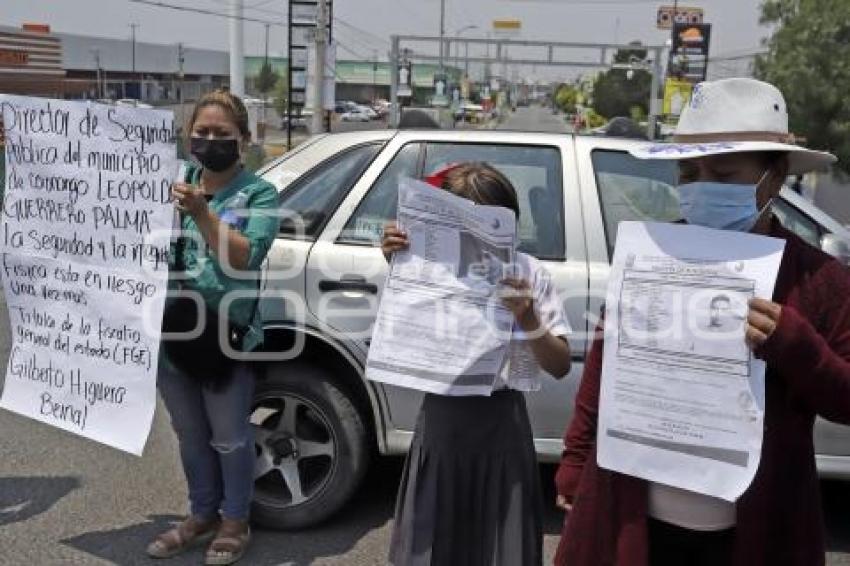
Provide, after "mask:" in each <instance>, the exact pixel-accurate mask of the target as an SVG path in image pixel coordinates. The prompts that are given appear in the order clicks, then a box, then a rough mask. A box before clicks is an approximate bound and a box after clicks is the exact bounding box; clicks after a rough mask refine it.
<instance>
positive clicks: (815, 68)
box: [755, 0, 850, 172]
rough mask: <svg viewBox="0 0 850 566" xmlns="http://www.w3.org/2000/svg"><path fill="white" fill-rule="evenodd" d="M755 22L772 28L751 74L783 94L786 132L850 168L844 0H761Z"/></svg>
mask: <svg viewBox="0 0 850 566" xmlns="http://www.w3.org/2000/svg"><path fill="white" fill-rule="evenodd" d="M761 23H762V24H769V25H772V26H774V32H773V35H772V36H771V37H770V38H769V39H768V40H767V43H766V44H767V47H768V52H767V54H766V55H764V56H762V57H759V58H757V60H756V66H755V72H756V76H757V77H758V78H760V79H762V80H765V81H767V82H770V83H772V84H774V85H776V86H777V87H778V88H779V90H781V91H782V93H783V94H784V95H785V100H786V102H787V104H788V114H789V118H790V127H791V131H792V132H794V133H795V134H796V135H798V136H801V137H803V138H805V139H806V145H807V146H809V147H812V148H816V149H823V150H826V151H830V152H832V153H834V154H836V155H837V156H838V158H839V167H840V168H841V169H843V170H844V171H845V172H850V103H848V94H847V93H848V92H850V2H848V1H847V0H765V1H764V2H763V3H762V6H761Z"/></svg>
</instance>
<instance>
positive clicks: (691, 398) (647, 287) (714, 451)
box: [597, 222, 785, 501]
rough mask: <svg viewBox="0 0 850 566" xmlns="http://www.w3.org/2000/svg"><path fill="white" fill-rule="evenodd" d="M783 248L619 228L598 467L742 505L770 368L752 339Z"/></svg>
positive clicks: (696, 233)
mask: <svg viewBox="0 0 850 566" xmlns="http://www.w3.org/2000/svg"><path fill="white" fill-rule="evenodd" d="M784 246H785V242H784V241H783V240H779V239H775V238H768V237H764V236H757V235H753V234H743V233H739V232H729V231H720V230H711V229H707V228H702V227H698V226H686V225H677V224H657V223H642V222H623V223H621V224H620V228H619V232H618V235H617V247H616V250H615V252H614V259H613V262H612V266H611V278H610V281H609V285H608V294H607V299H606V308H605V351H604V354H603V363H602V387H601V392H600V410H599V428H598V432H597V435H598V463H599V466H600V467H603V468H606V469H609V470H614V471H617V472H621V473H624V474H628V475H631V476H636V477H640V478H643V479H646V480H649V481H653V482H657V483H661V484H665V485H670V486H674V487H678V488H681V489H687V490H690V491H694V492H697V493H702V494H705V495H710V496H713V497H719V498H722V499H725V500H727V501H735V500H736V499H737V498H738V497H739V496H740V495H741V494H742V493H743V492H744V491H745V490H746V489H747V487H748V486H749V485H750V483H751V482H752V479H753V477H754V475H755V472H756V469H757V468H758V464H759V460H760V458H761V446H762V429H763V424H764V398H765V393H764V374H765V364H764V362H762V361H760V360H757V359H756V358H755V357H754V356H753V355H752V353H751V352H750V350H749V348H748V347H747V345H746V344H745V342H744V335H745V329H746V317H747V311H748V301H749V300H750V299H751V298H753V297H761V298H765V299H770V298H771V296H772V294H773V288H774V284H775V282H776V276H777V273H778V271H779V264H780V262H781V259H782V253H783V250H784Z"/></svg>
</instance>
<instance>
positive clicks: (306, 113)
mask: <svg viewBox="0 0 850 566" xmlns="http://www.w3.org/2000/svg"><path fill="white" fill-rule="evenodd" d="M312 119H313V112H312V111H311V110H303V111H302V112H301V114H298V115H296V116H293V117H292V129H293V130H306V129H307V128H308V127H309V125H310V120H312ZM288 128H289V117H288V116H285V115H284V116H283V117H281V119H280V129H281V130H287V129H288Z"/></svg>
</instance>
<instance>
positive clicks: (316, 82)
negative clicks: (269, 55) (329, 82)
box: [310, 0, 328, 135]
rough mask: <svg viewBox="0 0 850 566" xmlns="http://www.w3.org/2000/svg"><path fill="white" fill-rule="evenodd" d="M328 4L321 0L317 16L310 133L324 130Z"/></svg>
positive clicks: (325, 0)
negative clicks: (323, 101)
mask: <svg viewBox="0 0 850 566" xmlns="http://www.w3.org/2000/svg"><path fill="white" fill-rule="evenodd" d="M327 26H328V4H327V0H319V12H318V14H317V17H316V71H315V73H316V74H315V76H314V77H313V89H314V93H315V94H314V96H313V120H312V122H313V124H312V128H311V129H310V133H312V134H313V135H315V134H318V133H319V132H323V131H324V129H325V127H324V125H325V124H324V122H325V121H324V120H323V119H322V118H323V116H324V112H325V109H324V104H323V103H322V98H323V96H322V95H323V94H324V86H325V46H326V39H327V31H328V27H327Z"/></svg>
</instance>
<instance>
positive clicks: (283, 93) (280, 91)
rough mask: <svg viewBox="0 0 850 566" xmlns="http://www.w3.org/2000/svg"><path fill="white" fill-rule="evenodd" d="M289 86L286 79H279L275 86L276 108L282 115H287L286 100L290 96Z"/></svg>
mask: <svg viewBox="0 0 850 566" xmlns="http://www.w3.org/2000/svg"><path fill="white" fill-rule="evenodd" d="M288 89H289V86H288V85H287V84H286V80H285V79H282V78H281V79H278V81H277V84H275V86H274V109H275V110H276V111H277V113H278V114H279V115H280V116H281V117H282V116H286V101H287V99H288V98H289V90H288Z"/></svg>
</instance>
